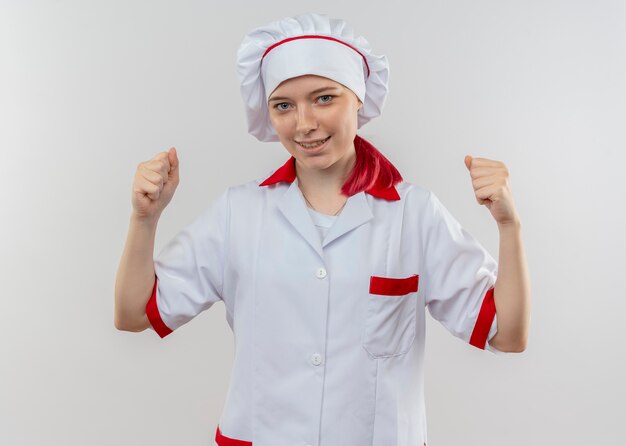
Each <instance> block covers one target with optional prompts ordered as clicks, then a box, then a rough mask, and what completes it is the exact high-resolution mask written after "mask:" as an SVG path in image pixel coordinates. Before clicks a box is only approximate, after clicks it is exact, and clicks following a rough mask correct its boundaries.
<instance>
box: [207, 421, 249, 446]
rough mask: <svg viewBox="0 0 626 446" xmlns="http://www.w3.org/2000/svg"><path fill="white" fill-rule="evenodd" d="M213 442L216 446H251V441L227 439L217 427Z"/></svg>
mask: <svg viewBox="0 0 626 446" xmlns="http://www.w3.org/2000/svg"><path fill="white" fill-rule="evenodd" d="M215 442H216V443H217V444H218V446H252V442H251V441H243V440H236V439H234V438H228V437H225V436H223V435H222V432H221V431H220V427H219V425H218V426H217V431H216V432H215Z"/></svg>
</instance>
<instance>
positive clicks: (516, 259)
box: [490, 219, 531, 352]
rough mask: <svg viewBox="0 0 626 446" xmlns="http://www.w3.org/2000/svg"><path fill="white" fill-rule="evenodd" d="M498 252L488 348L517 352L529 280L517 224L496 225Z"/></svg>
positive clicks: (524, 330)
mask: <svg viewBox="0 0 626 446" xmlns="http://www.w3.org/2000/svg"><path fill="white" fill-rule="evenodd" d="M498 230H499V232H500V250H499V256H498V277H497V279H496V284H495V288H494V300H495V305H496V315H497V323H498V332H497V334H496V336H494V338H493V339H492V340H491V343H490V344H491V345H492V346H493V347H494V348H496V349H498V350H501V351H509V352H521V351H523V350H524V349H525V348H526V344H527V341H528V332H529V328H530V309H531V297H530V277H529V273H528V265H527V262H526V254H525V252H524V245H523V242H522V231H521V223H520V222H519V220H518V219H516V220H515V221H514V222H512V223H508V224H499V225H498Z"/></svg>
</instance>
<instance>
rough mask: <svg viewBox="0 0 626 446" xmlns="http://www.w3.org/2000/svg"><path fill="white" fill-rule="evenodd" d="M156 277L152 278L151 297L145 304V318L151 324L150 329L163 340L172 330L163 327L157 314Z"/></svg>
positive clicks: (159, 315)
mask: <svg viewBox="0 0 626 446" xmlns="http://www.w3.org/2000/svg"><path fill="white" fill-rule="evenodd" d="M157 280H158V279H157V276H156V275H155V276H154V287H153V288H152V296H150V300H149V301H148V303H147V304H146V316H148V320H149V321H150V324H152V328H154V331H156V332H157V334H158V335H159V336H161V338H164V337H165V336H167V335H168V334H170V333H171V332H172V330H171V329H170V328H169V327H168V326H167V325H165V322H163V319H161V313H159V307H158V306H157V301H156V291H157Z"/></svg>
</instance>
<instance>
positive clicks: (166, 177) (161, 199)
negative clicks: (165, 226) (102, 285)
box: [114, 148, 179, 331]
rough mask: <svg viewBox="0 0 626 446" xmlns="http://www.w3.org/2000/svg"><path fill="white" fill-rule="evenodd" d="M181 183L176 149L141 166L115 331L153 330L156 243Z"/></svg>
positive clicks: (121, 268)
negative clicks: (151, 302) (148, 308)
mask: <svg viewBox="0 0 626 446" xmlns="http://www.w3.org/2000/svg"><path fill="white" fill-rule="evenodd" d="M178 183H179V176H178V157H177V154H176V149H174V148H172V149H170V150H169V151H168V152H161V153H159V154H158V155H156V156H155V157H154V158H152V159H151V160H149V161H145V162H142V163H140V164H139V166H138V167H137V171H136V173H135V178H134V181H133V192H132V203H133V212H132V214H131V218H130V224H129V228H128V236H127V238H126V245H125V246H124V252H123V254H122V259H121V261H120V264H119V268H118V271H117V277H116V281H115V319H114V320H115V327H116V328H117V329H118V330H124V331H143V330H145V329H146V328H149V327H150V322H149V320H148V317H147V316H146V310H145V309H146V304H147V303H148V300H149V299H150V296H151V295H152V288H153V285H154V281H155V272H154V260H153V254H154V239H155V236H156V227H157V223H158V220H159V218H160V215H161V213H162V212H163V209H165V207H166V206H167V205H168V204H169V202H170V200H171V199H172V196H173V195H174V191H175V190H176V187H177V186H178Z"/></svg>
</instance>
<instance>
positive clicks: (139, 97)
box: [0, 0, 626, 446]
mask: <svg viewBox="0 0 626 446" xmlns="http://www.w3.org/2000/svg"><path fill="white" fill-rule="evenodd" d="M0 5H1V8H0V150H1V154H0V166H1V167H0V225H1V226H0V228H1V230H0V274H1V276H0V283H1V287H0V293H1V295H0V334H1V337H0V444H2V445H7V446H8V445H11V446H12V445H16V446H17V445H19V446H22V445H59V446H61V445H63V446H73V445H86V444H87V445H110V444H115V445H151V446H159V445H163V446H170V445H198V446H201V445H202V446H206V445H209V444H212V439H213V436H214V433H215V427H216V424H217V422H218V420H219V416H220V413H221V409H222V404H223V402H224V398H225V392H226V389H227V385H228V379H229V373H230V369H231V361H232V359H233V338H232V333H231V332H230V330H229V328H228V326H227V324H226V321H225V317H224V306H223V304H218V305H215V306H214V307H213V308H211V310H209V311H207V312H205V313H202V314H201V315H199V316H198V317H197V318H196V319H194V320H193V321H191V322H190V323H188V324H187V325H185V326H184V327H181V328H180V329H179V330H177V331H176V332H175V333H174V334H172V335H170V336H169V337H167V338H165V339H160V338H159V337H158V336H157V335H156V333H155V332H153V331H152V330H147V331H144V332H142V333H129V332H121V331H117V330H116V329H115V327H114V325H113V302H114V293H113V290H114V283H115V274H116V271H117V267H118V263H119V259H120V256H121V253H122V249H123V245H124V242H125V239H126V231H127V228H128V221H129V216H130V212H131V209H132V207H131V184H132V178H133V174H134V171H135V169H136V166H137V164H138V163H139V162H141V161H145V160H147V159H150V158H152V157H153V156H154V155H156V154H157V153H158V152H160V151H164V150H167V149H168V148H169V147H171V146H175V147H177V149H178V153H179V159H180V174H181V183H180V185H179V188H178V190H177V192H176V195H175V196H174V199H173V200H172V202H171V204H170V206H169V207H168V208H167V210H166V211H165V212H164V214H163V216H162V218H161V221H160V223H159V228H158V232H157V240H156V251H157V252H158V251H159V250H160V249H161V247H162V246H163V245H164V244H165V243H166V242H167V241H168V240H169V239H170V238H172V237H173V236H174V235H175V234H176V233H177V232H178V231H179V230H180V229H181V228H182V227H183V226H184V225H186V224H188V223H189V222H191V221H192V220H193V219H194V218H195V217H196V216H197V215H198V214H199V213H200V212H201V211H202V210H203V209H204V208H205V207H206V206H207V205H208V204H209V203H210V202H211V200H212V199H213V198H215V197H216V196H217V194H218V193H219V192H221V191H222V190H223V189H224V188H226V187H227V186H229V185H235V184H240V183H243V182H246V181H249V180H251V179H254V178H257V177H260V176H262V175H264V174H265V173H266V172H268V171H270V170H271V169H273V168H277V167H278V166H279V165H281V164H282V163H283V162H284V161H285V160H286V159H287V157H288V153H287V152H286V150H285V149H284V148H283V147H282V146H281V145H280V143H260V142H258V141H256V139H254V138H253V137H252V136H250V135H248V133H247V132H246V125H245V117H244V112H243V104H242V101H241V98H240V95H239V86H238V82H237V78H236V75H235V55H236V51H237V48H238V46H239V44H240V42H241V40H242V39H243V36H244V35H245V33H246V32H248V31H249V30H251V29H252V28H254V27H256V26H260V25H264V24H266V23H268V22H270V21H273V20H276V19H280V18H283V17H285V16H289V15H295V14H298V13H302V12H308V11H315V12H321V13H325V14H329V15H331V16H333V17H338V18H344V19H346V20H347V21H348V22H349V23H350V25H351V26H352V27H353V29H354V31H355V33H356V34H359V35H364V36H365V37H366V38H367V39H368V40H369V42H370V43H371V45H372V47H373V50H374V52H375V53H377V54H385V55H387V57H388V59H389V62H390V66H391V78H390V92H389V96H388V100H387V103H386V105H385V110H384V113H383V115H382V116H381V117H379V118H377V119H375V120H373V121H371V122H370V123H368V124H367V125H365V126H364V127H363V128H362V129H360V131H359V133H360V134H361V135H362V136H364V137H365V138H367V139H369V140H370V141H372V142H373V143H374V144H375V145H376V146H377V147H378V148H379V149H380V150H381V151H383V153H385V154H386V155H387V156H388V157H389V159H390V160H391V161H392V162H393V163H394V164H396V166H398V168H399V170H400V172H401V173H402V174H403V176H404V177H405V179H406V180H407V181H410V182H412V183H415V184H419V185H421V186H422V187H425V188H427V189H430V190H432V191H434V192H435V193H436V194H437V195H438V196H439V197H440V198H441V200H442V201H443V202H444V204H445V205H446V206H447V207H448V209H450V211H451V212H452V213H453V214H454V215H455V216H456V217H457V219H458V220H459V221H461V223H462V224H463V225H464V226H465V227H466V229H467V230H468V231H470V232H471V233H472V234H473V235H474V236H476V237H477V238H478V239H479V240H480V241H481V243H482V244H483V245H484V246H485V247H486V248H487V249H488V250H489V251H490V252H491V253H492V255H494V257H496V258H497V254H498V252H497V250H498V233H497V227H496V225H495V222H494V221H493V219H492V217H491V215H490V214H489V212H488V210H487V209H486V208H485V207H483V206H479V205H478V204H477V203H476V201H475V199H474V197H473V191H472V189H471V182H470V178H469V175H468V172H467V170H466V168H465V166H464V163H463V157H464V156H465V155H466V154H472V155H474V156H482V157H487V158H491V159H497V160H501V161H503V162H504V163H505V164H506V165H507V167H508V168H509V170H510V173H511V185H512V188H513V193H514V197H515V200H516V204H517V208H518V211H519V213H520V216H521V219H522V224H523V237H524V240H525V245H526V250H527V255H528V260H529V265H530V271H531V279H532V290H533V316H532V327H531V336H530V343H529V346H528V349H527V351H526V352H524V353H522V354H519V355H517V354H510V355H504V356H496V355H492V354H490V353H488V352H484V351H480V350H478V349H475V348H473V347H471V346H469V345H466V344H464V343H463V342H461V341H459V340H458V339H456V338H454V337H453V336H451V335H450V334H449V333H448V332H447V331H445V330H444V329H443V327H442V326H441V325H439V324H438V323H437V322H435V321H433V320H432V319H430V318H429V322H428V329H427V331H428V336H427V365H426V397H427V401H426V403H427V412H428V428H429V432H428V433H429V446H455V445H461V444H462V445H464V446H474V445H475V446H478V445H480V446H488V445H498V446H501V445H507V446H516V445H525V446H526V445H590V444H602V445H605V446H607V445H621V444H623V441H624V440H623V439H624V437H625V436H626V429H625V428H624V400H625V399H626V385H625V384H624V378H623V377H624V375H625V374H626V366H625V362H626V361H625V349H624V341H626V337H625V335H624V329H623V324H624V315H625V314H626V299H625V298H626V292H625V283H624V277H625V276H626V272H625V266H626V260H625V254H624V253H625V252H626V237H625V235H624V227H625V225H624V221H625V217H626V200H625V198H624V192H626V180H625V176H626V175H625V174H624V164H625V162H626V156H625V155H624V153H625V150H626V135H625V128H626V125H625V124H626V123H625V121H626V119H625V118H626V82H625V81H624V80H625V79H626V26H624V23H626V6H625V5H626V3H625V2H622V1H593V2H592V1H586V2H585V1H571V0H570V1H554V0H543V1H524V2H522V1H504V0H498V1H495V0H494V1H483V0H478V1H468V0H455V1H439V2H434V1H431V2H424V1H411V2H406V3H401V2H393V1H385V2H370V3H368V2H363V1H356V0H351V1H343V2H338V1H336V0H333V1H326V0H319V1H316V2H294V1H279V0H269V1H265V2H252V1H249V2H248V3H247V4H241V3H239V2H234V1H230V2H222V1H220V2H217V1H169V2H168V1H162V0H160V1H154V0H150V1H148V0H145V1H120V0H115V1H112V0H107V1H78V0H75V1H19V0H12V1H11V0H3V1H2V2H1V3H0ZM311 8H314V9H311ZM322 446H323V445H322ZM346 446H353V445H346ZM359 446H360V445H359Z"/></svg>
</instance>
